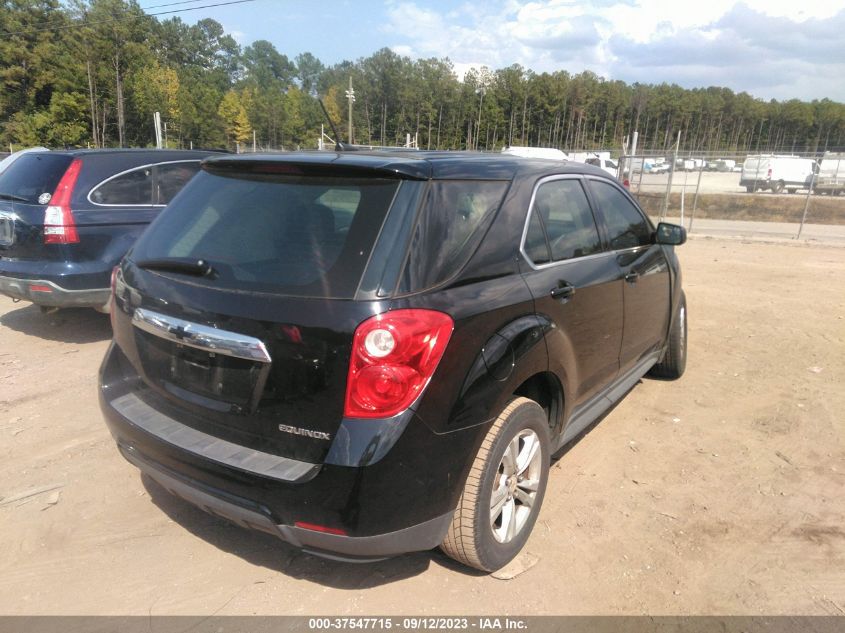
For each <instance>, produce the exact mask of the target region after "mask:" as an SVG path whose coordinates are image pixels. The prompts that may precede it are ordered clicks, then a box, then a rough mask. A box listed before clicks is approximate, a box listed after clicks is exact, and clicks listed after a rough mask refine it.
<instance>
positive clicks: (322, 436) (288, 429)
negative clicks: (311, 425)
mask: <svg viewBox="0 0 845 633" xmlns="http://www.w3.org/2000/svg"><path fill="white" fill-rule="evenodd" d="M279 430H280V431H282V432H283V433H291V434H293V435H305V436H306V437H313V438H314V439H315V440H330V439H332V436H331V435H329V434H328V433H324V432H323V431H312V430H311V429H301V428H299V427H298V426H288V425H287V424H280V425H279Z"/></svg>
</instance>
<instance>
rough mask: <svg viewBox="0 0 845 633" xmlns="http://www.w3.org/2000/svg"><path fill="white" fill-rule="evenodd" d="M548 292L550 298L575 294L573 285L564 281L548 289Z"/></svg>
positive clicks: (562, 297) (567, 296)
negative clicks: (562, 283)
mask: <svg viewBox="0 0 845 633" xmlns="http://www.w3.org/2000/svg"><path fill="white" fill-rule="evenodd" d="M549 294H550V295H551V297H552V299H568V298H569V297H571V296H572V295H574V294H575V286H573V285H572V284H566V283H565V284H564V285H561V286H555V287H554V288H552V289H551V291H549Z"/></svg>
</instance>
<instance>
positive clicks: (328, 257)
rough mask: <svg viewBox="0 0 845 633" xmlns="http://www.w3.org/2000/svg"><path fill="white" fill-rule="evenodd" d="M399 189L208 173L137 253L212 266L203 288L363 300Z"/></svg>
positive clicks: (372, 183) (374, 183) (391, 184)
mask: <svg viewBox="0 0 845 633" xmlns="http://www.w3.org/2000/svg"><path fill="white" fill-rule="evenodd" d="M398 186H399V181H397V180H392V179H380V178H367V179H362V178H326V177H308V176H282V175H256V174H249V175H246V174H237V173H231V174H230V173H225V172H219V173H209V172H206V171H201V172H200V173H199V174H197V176H196V178H195V179H194V180H192V181H191V183H190V184H189V185H188V186H187V187H185V189H184V190H183V192H182V194H181V195H180V196H179V197H178V198H176V200H174V201H173V204H171V205H170V206H168V207H167V209H166V210H165V211H164V212H163V213H162V214H161V215H160V216H159V218H158V219H157V220H156V221H155V222H154V223H153V224H152V225H151V226H150V228H149V229H148V230H147V231H146V233H145V234H144V235H143V237H142V238H141V239H140V240H139V241H138V243H137V244H136V246H135V248H134V249H133V251H132V255H131V258H132V259H133V260H134V261H135V262H139V261H142V260H144V259H156V258H162V257H164V258H169V257H179V258H181V257H187V258H191V259H205V260H207V261H208V262H209V263H210V264H211V265H212V267H213V268H214V270H215V271H216V275H214V276H212V278H210V279H205V278H204V279H203V280H202V283H208V284H210V285H213V286H219V287H223V288H233V289H238V290H250V289H251V290H256V291H264V292H273V293H278V294H287V295H291V296H303V297H330V298H339V299H351V298H352V297H354V295H355V291H356V290H357V288H358V284H359V282H360V280H361V276H362V274H363V271H364V268H365V266H366V263H367V260H368V258H369V256H370V252H371V251H372V248H373V245H374V243H375V241H376V238H377V236H378V233H379V230H380V228H381V225H382V222H383V221H384V218H385V215H386V213H387V210H388V208H389V207H390V204H391V202H392V200H393V197H394V195H395V193H396V190H397V188H398Z"/></svg>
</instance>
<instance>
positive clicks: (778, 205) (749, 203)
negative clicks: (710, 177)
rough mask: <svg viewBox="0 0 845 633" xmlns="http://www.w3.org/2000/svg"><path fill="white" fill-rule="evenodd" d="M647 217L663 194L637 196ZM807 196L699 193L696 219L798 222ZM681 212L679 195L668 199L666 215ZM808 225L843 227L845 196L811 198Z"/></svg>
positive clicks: (687, 203) (689, 200) (687, 207)
mask: <svg viewBox="0 0 845 633" xmlns="http://www.w3.org/2000/svg"><path fill="white" fill-rule="evenodd" d="M636 197H637V199H638V200H639V202H640V206H641V207H642V208H643V210H644V211H645V212H646V213H648V214H649V215H653V216H657V215H659V214H660V211H661V208H662V206H663V194H662V193H657V192H650V191H649V192H647V191H644V192H642V193H641V194H640V195H639V196H636ZM693 198H694V195H692V194H687V195H686V197H685V200H684V213H685V214H686V215H687V216H689V214H690V213H691V212H692V204H693ZM806 200H807V196H806V194H803V195H802V194H800V193H797V194H793V195H780V196H776V195H773V194H770V193H769V194H766V193H755V194H752V193H702V194H700V195H699V196H698V205H697V206H696V209H695V217H697V218H706V219H711V220H750V221H755V222H800V221H801V216H802V215H803V214H804V205H805V204H806ZM680 209H681V194H680V193H672V194H671V196H670V197H669V210H668V214H669V215H674V216H677V215H678V213H679V212H680ZM807 223H808V224H845V196H818V195H814V196H812V197H811V198H810V206H809V208H808V209H807Z"/></svg>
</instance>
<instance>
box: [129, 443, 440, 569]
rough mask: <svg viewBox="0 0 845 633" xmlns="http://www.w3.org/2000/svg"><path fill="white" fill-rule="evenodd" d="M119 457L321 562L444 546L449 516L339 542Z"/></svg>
mask: <svg viewBox="0 0 845 633" xmlns="http://www.w3.org/2000/svg"><path fill="white" fill-rule="evenodd" d="M118 448H119V449H120V452H121V454H122V455H123V456H124V457H125V458H126V460H127V461H129V462H130V463H131V464H133V465H134V466H137V467H138V468H139V469H140V470H141V472H143V473H145V474H146V475H147V476H149V477H150V478H151V479H153V480H154V481H156V482H157V483H158V484H159V485H160V486H162V487H163V488H164V489H165V490H167V491H168V492H170V493H171V494H173V495H176V496H177V497H180V498H182V499H184V500H185V501H187V502H189V503H191V504H193V505H195V506H197V507H198V508H200V509H202V510H204V511H206V512H208V513H209V514H213V515H215V516H219V517H222V518H224V519H227V520H229V521H232V522H233V523H236V524H238V525H240V526H242V527H245V528H248V529H253V530H259V531H261V532H266V533H267V534H272V535H273V536H276V537H278V538H280V539H282V540H283V541H285V542H286V543H288V544H290V545H293V546H294V547H297V548H299V549H301V550H303V551H306V552H309V553H311V554H316V555H317V556H321V557H323V558H330V559H333V560H340V561H346V562H356V563H366V562H372V561H377V560H382V559H384V558H388V557H390V556H396V555H398V554H404V553H406V552H413V551H419V550H427V549H432V548H434V547H437V545H439V544H440V542H441V541H442V540H443V536H444V535H445V533H446V530H447V528H448V527H449V523H450V522H451V521H452V513H451V512H449V513H447V514H445V515H442V516H439V517H435V518H434V519H431V520H429V521H426V522H424V523H419V524H417V525H412V526H410V527H408V528H405V529H402V530H397V531H395V532H389V533H387V534H378V535H375V536H360V537H354V536H343V535H339V534H327V533H323V532H317V531H314V530H306V529H303V528H300V527H296V526H295V525H283V524H277V523H276V522H275V521H274V520H273V517H272V513H271V512H270V510H269V509H268V508H266V507H264V506H262V505H260V504H256V503H254V502H250V501H249V500H246V499H238V498H236V497H232V496H231V495H229V496H227V498H224V497H223V496H221V491H215V490H213V489H209V488H207V487H205V486H203V485H202V484H200V483H198V482H196V481H190V480H185V479H183V478H181V477H179V476H178V475H176V474H175V473H173V472H168V471H166V470H165V469H164V468H163V467H162V466H160V465H157V464H153V463H152V462H150V461H147V460H146V459H145V458H144V457H143V456H142V455H140V453H139V452H138V451H137V450H135V449H134V448H133V447H131V446H127V445H125V444H122V443H121V442H120V441H118Z"/></svg>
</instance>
